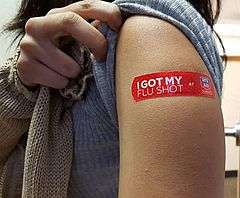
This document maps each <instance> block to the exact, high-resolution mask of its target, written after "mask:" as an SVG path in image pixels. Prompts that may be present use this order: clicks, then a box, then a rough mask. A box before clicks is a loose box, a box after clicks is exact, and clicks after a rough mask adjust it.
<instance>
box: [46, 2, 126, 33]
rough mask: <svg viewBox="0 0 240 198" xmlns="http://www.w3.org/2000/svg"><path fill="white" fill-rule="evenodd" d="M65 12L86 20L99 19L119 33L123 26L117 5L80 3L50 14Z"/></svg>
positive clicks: (54, 10) (57, 9) (52, 11)
mask: <svg viewBox="0 0 240 198" xmlns="http://www.w3.org/2000/svg"><path fill="white" fill-rule="evenodd" d="M63 12H74V13H76V14H78V15H80V16H81V17H82V18H84V19H85V20H88V19H97V20H100V21H102V22H105V23H107V24H108V25H109V27H110V28H111V29H113V30H114V31H117V32H118V31H119V29H120V27H121V25H122V17H121V12H120V9H119V8H118V6H117V5H116V4H113V3H109V2H105V1H96V0H93V1H87V0H83V1H79V2H76V3H73V4H70V5H68V6H66V7H63V8H56V9H53V10H51V11H50V12H49V13H48V14H57V13H63Z"/></svg>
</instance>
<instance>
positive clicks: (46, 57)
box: [17, 0, 122, 89]
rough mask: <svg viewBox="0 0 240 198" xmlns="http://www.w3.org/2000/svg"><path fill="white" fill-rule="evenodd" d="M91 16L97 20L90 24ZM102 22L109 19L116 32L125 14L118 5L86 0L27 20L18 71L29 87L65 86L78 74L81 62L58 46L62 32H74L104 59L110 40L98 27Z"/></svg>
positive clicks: (77, 37)
mask: <svg viewBox="0 0 240 198" xmlns="http://www.w3.org/2000/svg"><path fill="white" fill-rule="evenodd" d="M88 19H96V20H95V21H93V22H92V23H91V24H90V23H88V22H87V20H88ZM101 22H105V23H107V24H108V25H109V26H110V28H112V29H113V30H114V31H116V32H117V31H118V30H119V28H120V27H121V25H122V18H121V13H120V11H119V8H118V7H117V5H115V4H112V3H108V2H104V1H99V0H94V1H87V0H85V1H80V2H77V3H73V4H70V5H68V6H66V7H63V8H56V9H53V10H50V11H49V12H48V14H47V15H46V16H43V17H35V18H31V19H30V20H28V22H27V23H26V26H25V31H26V34H25V35H24V37H23V39H22V40H21V43H20V57H19V59H18V63H17V72H18V75H19V77H20V79H21V81H22V82H23V84H25V85H26V86H28V87H29V88H30V87H31V88H33V87H36V86H37V85H44V86H48V87H52V88H56V89H62V88H64V87H66V85H67V84H68V82H69V79H70V78H74V77H76V76H78V74H79V72H80V68H79V66H78V64H77V63H76V62H75V61H74V60H73V59H72V58H71V57H70V56H68V55H67V54H65V53H63V52H62V51H61V50H59V49H58V48H57V39H58V38H59V37H60V36H66V35H67V36H72V37H73V38H75V39H76V41H78V42H80V43H82V44H85V45H86V46H87V47H88V48H89V49H90V51H91V52H92V54H93V55H94V56H95V58H96V59H97V60H98V61H102V60H105V57H106V50H107V41H106V39H105V37H104V36H103V35H102V34H101V32H100V31H98V29H97V28H98V26H99V25H100V24H101Z"/></svg>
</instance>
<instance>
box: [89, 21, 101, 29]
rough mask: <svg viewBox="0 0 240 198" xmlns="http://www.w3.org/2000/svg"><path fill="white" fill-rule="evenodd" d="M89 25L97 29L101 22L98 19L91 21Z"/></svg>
mask: <svg viewBox="0 0 240 198" xmlns="http://www.w3.org/2000/svg"><path fill="white" fill-rule="evenodd" d="M91 25H92V26H93V27H95V28H96V29H99V28H100V26H101V25H102V22H101V21H99V20H94V21H93V22H91Z"/></svg>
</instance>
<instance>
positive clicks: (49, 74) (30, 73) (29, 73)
mask: <svg viewBox="0 0 240 198" xmlns="http://www.w3.org/2000/svg"><path fill="white" fill-rule="evenodd" d="M24 56H25V55H24V54H23V53H22V55H21V61H20V62H19V63H18V73H19V75H20V78H21V79H24V81H25V82H30V84H40V85H44V86H47V87H51V88H55V89H63V88H65V87H66V86H67V84H68V82H69V80H68V79H67V78H65V77H63V76H61V75H59V74H58V73H56V72H54V71H53V70H51V69H49V68H48V67H47V66H45V65H44V64H42V63H39V62H38V61H36V60H34V59H31V58H29V57H26V56H25V57H24Z"/></svg>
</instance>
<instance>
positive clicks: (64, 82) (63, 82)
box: [54, 78, 69, 89]
mask: <svg viewBox="0 0 240 198" xmlns="http://www.w3.org/2000/svg"><path fill="white" fill-rule="evenodd" d="M68 82H69V80H68V79H66V78H63V79H61V80H59V81H58V83H56V84H55V86H54V88H56V89H64V88H65V87H66V86H67V84H68Z"/></svg>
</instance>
